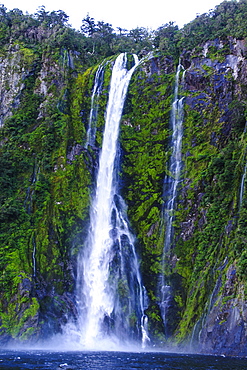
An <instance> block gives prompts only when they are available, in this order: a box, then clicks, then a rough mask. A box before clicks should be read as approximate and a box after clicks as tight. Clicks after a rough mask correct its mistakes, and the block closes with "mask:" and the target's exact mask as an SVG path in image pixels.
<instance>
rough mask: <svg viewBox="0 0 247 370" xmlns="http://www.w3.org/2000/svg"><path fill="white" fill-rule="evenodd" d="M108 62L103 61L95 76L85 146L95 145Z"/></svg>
mask: <svg viewBox="0 0 247 370" xmlns="http://www.w3.org/2000/svg"><path fill="white" fill-rule="evenodd" d="M106 64H107V63H106V62H102V63H101V64H100V65H99V67H98V69H97V71H96V74H95V78H94V87H93V92H92V97H91V109H90V116H89V124H88V130H87V141H86V144H85V148H87V147H88V145H91V146H93V145H94V142H95V134H96V124H97V116H98V108H99V104H98V103H99V97H100V94H101V90H102V86H103V81H104V69H105V66H106Z"/></svg>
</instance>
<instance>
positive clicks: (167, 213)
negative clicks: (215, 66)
mask: <svg viewBox="0 0 247 370" xmlns="http://www.w3.org/2000/svg"><path fill="white" fill-rule="evenodd" d="M182 68H183V67H182V66H181V64H179V65H178V68H177V73H176V79H175V88H174V99H173V103H172V113H171V126H172V138H171V148H172V154H171V158H170V164H169V175H167V176H166V178H165V180H164V199H165V201H166V203H165V207H164V220H165V226H166V232H165V243H164V250H163V257H162V266H163V269H162V270H163V272H164V269H165V264H166V259H167V257H168V254H169V252H170V249H171V246H172V242H173V221H174V211H175V205H176V197H177V187H178V184H179V181H180V176H181V169H182V152H181V149H182V138H183V100H184V98H183V97H182V98H179V85H180V74H181V69H182ZM183 79H184V73H183V77H182V82H183ZM170 298H171V288H170V286H169V285H168V284H166V282H165V276H164V273H162V275H161V289H160V309H161V315H162V319H163V322H164V325H165V327H166V313H167V309H168V306H169V301H170Z"/></svg>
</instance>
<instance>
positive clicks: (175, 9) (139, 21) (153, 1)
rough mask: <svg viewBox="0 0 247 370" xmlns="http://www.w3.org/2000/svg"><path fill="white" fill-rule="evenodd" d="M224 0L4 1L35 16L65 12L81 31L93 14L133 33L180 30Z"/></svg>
mask: <svg viewBox="0 0 247 370" xmlns="http://www.w3.org/2000/svg"><path fill="white" fill-rule="evenodd" d="M222 1H223V0H122V1H118V0H84V1H83V0H21V1H20V0H2V1H0V3H1V4H3V5H4V6H5V7H6V8H7V9H8V10H12V9H14V8H18V9H20V10H22V11H23V13H24V14H25V13H26V12H28V13H29V14H34V13H35V12H36V10H37V9H38V7H39V6H42V5H44V6H45V8H46V11H50V12H51V11H52V10H63V11H64V12H65V13H66V14H67V15H68V16H69V24H70V25H71V26H72V27H73V28H75V29H77V30H79V29H80V26H81V23H82V19H83V18H85V17H86V16H87V14H89V16H90V17H92V18H94V20H95V21H104V22H105V23H110V24H111V25H112V26H113V28H115V29H116V28H117V27H121V28H125V29H127V30H131V29H134V28H137V27H145V28H148V29H150V30H155V29H157V28H158V27H160V26H162V25H164V24H166V23H168V22H170V21H173V22H174V23H175V24H176V25H177V26H178V27H179V28H181V27H183V25H184V24H186V23H189V22H190V21H192V20H193V19H194V18H196V16H197V15H198V14H203V13H207V12H208V11H209V10H210V9H214V7H215V6H216V5H218V4H220V3H221V2H222Z"/></svg>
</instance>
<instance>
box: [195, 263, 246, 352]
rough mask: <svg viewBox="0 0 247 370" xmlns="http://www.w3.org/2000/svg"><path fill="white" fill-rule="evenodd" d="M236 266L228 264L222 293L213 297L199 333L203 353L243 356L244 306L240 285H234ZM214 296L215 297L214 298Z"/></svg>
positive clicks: (244, 349) (244, 346) (244, 342)
mask: <svg viewBox="0 0 247 370" xmlns="http://www.w3.org/2000/svg"><path fill="white" fill-rule="evenodd" d="M237 286H238V281H237V275H236V269H235V266H234V265H231V266H230V267H229V268H228V270H227V273H226V281H225V284H224V286H223V287H222V286H221V289H222V288H223V293H222V294H221V295H219V296H215V301H214V302H212V303H213V304H212V308H211V310H210V311H209V313H208V315H207V316H206V320H205V324H204V325H203V327H202V329H201V332H200V335H199V342H200V345H199V347H200V350H201V351H202V352H204V353H215V354H219V353H220V354H225V355H246V354H247V349H246V340H247V333H246V326H247V305H246V301H244V299H243V291H242V287H241V286H238V288H237V290H238V292H239V294H238V296H240V297H239V298H233V297H234V296H236V294H235V293H236V287H237ZM216 298H217V299H216Z"/></svg>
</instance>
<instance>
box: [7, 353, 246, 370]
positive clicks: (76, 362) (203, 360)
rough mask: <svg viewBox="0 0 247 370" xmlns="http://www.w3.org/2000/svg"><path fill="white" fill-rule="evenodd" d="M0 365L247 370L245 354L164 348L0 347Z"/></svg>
mask: <svg viewBox="0 0 247 370" xmlns="http://www.w3.org/2000/svg"><path fill="white" fill-rule="evenodd" d="M0 369H12V370H20V369H49V370H51V369H56V370H61V369H64V370H75V369H83V370H97V369H105V370H119V369H125V370H134V369H145V370H149V369H150V370H158V369H162V370H165V369H167V370H168V369H169V370H246V369H247V359H246V358H230V357H218V356H202V355H188V354H171V353H164V352H136V353H130V352H49V351H38V350H35V351H23V350H21V351H20V350H16V351H10V350H6V351H4V350H1V351H0Z"/></svg>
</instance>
